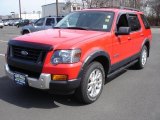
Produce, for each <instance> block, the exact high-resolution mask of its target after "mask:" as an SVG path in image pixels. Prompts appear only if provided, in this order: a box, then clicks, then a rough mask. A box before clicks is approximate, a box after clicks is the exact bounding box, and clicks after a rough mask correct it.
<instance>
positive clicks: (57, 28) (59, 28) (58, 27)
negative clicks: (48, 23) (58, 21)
mask: <svg viewBox="0 0 160 120" xmlns="http://www.w3.org/2000/svg"><path fill="white" fill-rule="evenodd" d="M53 28H57V29H61V28H62V27H53Z"/></svg>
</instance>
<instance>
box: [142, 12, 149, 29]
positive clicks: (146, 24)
mask: <svg viewBox="0 0 160 120" xmlns="http://www.w3.org/2000/svg"><path fill="white" fill-rule="evenodd" d="M141 19H142V21H143V24H144V26H145V28H146V29H150V24H149V22H148V21H147V18H146V17H145V16H144V15H142V14H141Z"/></svg>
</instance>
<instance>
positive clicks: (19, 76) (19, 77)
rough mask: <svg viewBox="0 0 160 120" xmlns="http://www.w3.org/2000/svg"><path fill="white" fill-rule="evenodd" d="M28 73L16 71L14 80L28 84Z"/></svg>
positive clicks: (20, 83) (21, 83)
mask: <svg viewBox="0 0 160 120" xmlns="http://www.w3.org/2000/svg"><path fill="white" fill-rule="evenodd" d="M26 76H27V75H24V74H19V73H14V81H15V83H16V84H19V85H26V82H27V77H26Z"/></svg>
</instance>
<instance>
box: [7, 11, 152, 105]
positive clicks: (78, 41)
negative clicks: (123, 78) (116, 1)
mask: <svg viewBox="0 0 160 120" xmlns="http://www.w3.org/2000/svg"><path fill="white" fill-rule="evenodd" d="M151 39H152V35H151V30H150V26H149V24H148V22H147V20H146V18H145V16H144V14H143V13H142V12H140V11H137V10H133V9H126V8H123V9H122V8H119V9H118V8H116V9H115V8H104V9H87V10H82V11H76V12H72V13H70V14H68V15H67V16H65V17H64V18H63V19H62V20H61V21H60V22H59V23H58V24H57V25H56V26H55V28H54V29H49V30H44V31H39V32H35V33H30V34H27V35H23V36H20V37H16V38H14V39H12V40H10V41H9V43H8V52H7V54H6V61H7V64H6V65H5V70H6V74H7V75H8V76H9V77H10V78H11V79H12V80H13V81H14V82H15V83H16V84H20V85H28V86H30V87H34V88H38V89H43V90H49V91H52V92H53V93H55V94H62V93H63V94H70V93H74V94H75V96H76V97H77V98H78V99H79V100H81V101H82V102H84V103H92V102H94V101H96V100H97V99H98V98H99V96H100V94H101V92H102V89H103V85H104V82H105V80H106V79H107V77H108V76H110V75H114V74H116V73H118V72H119V71H120V70H122V69H124V68H127V67H129V66H131V65H134V66H135V67H137V68H139V69H142V68H143V67H144V66H145V64H146V62H147V58H148V57H149V51H150V44H151Z"/></svg>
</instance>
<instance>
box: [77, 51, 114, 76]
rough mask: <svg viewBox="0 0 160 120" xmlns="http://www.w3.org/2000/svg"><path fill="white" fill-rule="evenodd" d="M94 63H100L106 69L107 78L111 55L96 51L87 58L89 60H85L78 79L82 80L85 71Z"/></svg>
mask: <svg viewBox="0 0 160 120" xmlns="http://www.w3.org/2000/svg"><path fill="white" fill-rule="evenodd" d="M93 61H97V62H100V63H101V64H102V66H103V68H104V71H105V75H106V77H107V74H108V71H109V69H110V64H111V62H110V57H109V54H108V53H106V52H105V51H96V52H93V53H92V54H90V55H89V56H87V58H86V59H85V60H84V62H83V64H82V67H81V70H80V72H79V75H78V78H81V76H82V74H83V70H84V69H85V68H86V67H87V66H88V65H89V64H90V63H92V62H93Z"/></svg>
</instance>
